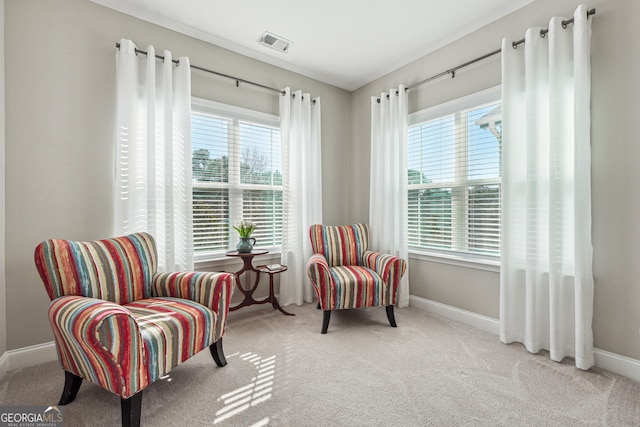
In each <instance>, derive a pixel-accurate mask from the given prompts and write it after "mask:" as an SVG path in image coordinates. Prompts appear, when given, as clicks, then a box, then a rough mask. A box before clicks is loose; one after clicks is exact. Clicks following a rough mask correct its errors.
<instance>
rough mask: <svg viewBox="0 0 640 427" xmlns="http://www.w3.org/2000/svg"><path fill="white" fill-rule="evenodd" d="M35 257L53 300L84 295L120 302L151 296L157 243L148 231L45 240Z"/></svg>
mask: <svg viewBox="0 0 640 427" xmlns="http://www.w3.org/2000/svg"><path fill="white" fill-rule="evenodd" d="M35 261H36V267H37V269H38V272H39V273H40V277H41V278H42V281H43V282H44V286H45V288H46V289H47V293H48V294H49V298H50V299H51V300H53V299H55V298H58V297H60V296H63V295H81V296H85V297H91V298H98V299H103V300H107V301H111V302H115V303H117V304H126V303H129V302H132V301H136V300H139V299H143V298H148V297H149V295H150V289H151V278H152V277H153V275H154V273H155V272H156V268H157V254H156V244H155V241H154V239H153V237H152V236H151V235H150V234H147V233H134V234H130V235H128V236H122V237H115V238H112V239H105V240H95V241H92V242H74V241H70V240H58V239H50V240H45V241H44V242H42V243H40V244H39V245H38V246H37V247H36V250H35Z"/></svg>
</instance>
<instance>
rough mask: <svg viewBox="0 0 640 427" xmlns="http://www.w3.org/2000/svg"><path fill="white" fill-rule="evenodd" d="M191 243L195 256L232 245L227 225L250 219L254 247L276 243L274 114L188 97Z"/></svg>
mask: <svg viewBox="0 0 640 427" xmlns="http://www.w3.org/2000/svg"><path fill="white" fill-rule="evenodd" d="M191 124H192V131H191V132H192V135H191V141H192V150H193V155H192V173H193V242H194V255H195V257H196V259H200V260H202V259H206V258H210V257H211V255H215V254H220V253H223V252H226V251H228V250H231V249H235V245H236V243H237V241H238V235H237V232H236V231H235V230H234V229H233V228H232V226H233V225H234V224H236V223H238V222H240V221H241V220H243V219H246V220H251V221H253V222H255V223H256V225H257V228H256V231H255V232H254V233H253V235H252V237H255V239H256V241H257V246H259V247H266V248H277V247H279V246H280V245H281V244H282V172H281V171H282V167H281V158H280V119H279V117H277V116H273V115H269V114H264V113H258V112H255V111H251V110H246V109H242V108H238V107H232V106H229V105H224V104H220V103H216V102H213V101H207V100H202V99H195V98H194V99H193V100H192V112H191Z"/></svg>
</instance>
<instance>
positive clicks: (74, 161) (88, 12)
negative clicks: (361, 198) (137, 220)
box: [0, 0, 350, 350]
mask: <svg viewBox="0 0 640 427" xmlns="http://www.w3.org/2000/svg"><path fill="white" fill-rule="evenodd" d="M5 26H6V50H5V53H6V78H7V81H8V82H9V83H8V84H7V87H6V101H7V111H6V159H7V162H6V163H7V164H6V248H7V253H6V279H7V287H6V297H7V300H6V310H7V322H6V325H7V339H6V344H7V349H8V350H12V349H17V348H21V347H25V346H29V345H34V344H38V343H43V342H49V341H52V339H53V336H52V333H51V328H50V326H49V322H48V320H47V307H48V299H47V296H46V293H45V291H44V287H43V285H42V282H41V280H40V278H39V277H38V274H37V272H36V269H35V266H34V262H33V250H34V248H35V246H36V245H37V244H38V243H39V242H40V241H42V240H44V239H47V238H51V237H60V238H70V239H83V240H86V239H97V238H104V237H109V236H111V233H112V231H111V230H112V226H111V223H112V219H111V218H112V213H113V206H112V201H111V194H112V182H113V169H114V166H113V157H114V136H113V129H114V94H115V43H116V42H117V41H118V40H120V39H121V38H128V39H131V40H133V41H134V42H135V43H136V44H137V45H138V46H139V47H140V48H146V46H147V45H149V44H152V45H154V46H155V48H156V49H157V50H163V49H168V50H170V51H171V52H172V53H173V55H174V56H181V55H184V56H188V57H189V58H190V59H191V62H192V63H193V64H196V65H200V66H202V67H206V68H211V69H214V70H217V71H221V72H224V73H228V74H231V75H236V76H239V77H242V78H244V79H247V80H252V81H256V82H259V83H263V84H265V85H268V86H272V87H276V88H280V87H285V86H290V87H291V88H292V89H302V90H304V91H307V92H310V93H311V94H312V95H313V96H319V97H320V98H321V102H322V109H323V117H322V119H323V123H322V134H323V147H322V156H323V159H324V172H325V173H324V176H325V179H324V181H323V200H324V217H325V220H326V221H328V222H333V223H340V222H345V221H349V219H350V212H349V210H348V208H344V207H345V206H347V207H348V206H349V203H348V200H349V199H348V197H349V194H348V193H347V192H345V191H342V189H343V188H344V187H343V186H345V184H346V183H345V179H342V178H341V177H340V176H339V174H336V173H335V171H336V170H338V171H339V170H344V169H346V168H348V166H349V158H348V156H345V155H344V152H343V147H345V146H347V145H348V144H349V105H350V104H349V102H350V94H349V93H348V92H346V91H343V90H341V89H337V88H335V87H333V86H329V85H326V84H323V83H320V82H318V81H315V80H311V79H308V78H305V77H303V76H301V75H298V74H295V73H291V72H288V71H285V70H282V69H279V68H277V67H273V66H270V65H267V64H264V63H261V62H258V61H254V60H252V59H249V58H247V57H243V56H240V55H237V54H235V53H232V52H229V51H227V50H224V49H221V48H218V47H216V46H212V45H210V44H207V43H204V42H201V41H197V40H195V39H192V38H189V37H186V36H183V35H180V34H177V33H175V32H173V31H169V30H166V29H163V28H160V27H157V26H154V25H151V24H149V23H146V22H143V21H140V20H137V19H134V18H131V17H128V16H125V15H123V14H121V13H118V12H115V11H113V10H110V9H107V8H104V7H102V6H99V5H97V4H95V3H92V2H89V1H88V0H56V1H50V0H29V1H18V0H10V1H8V2H7V3H6V20H5ZM192 75H193V79H192V80H193V81H192V89H193V94H194V95H195V96H199V97H203V98H210V99H214V100H216V101H220V102H225V103H229V104H233V105H238V106H241V107H246V108H254V109H257V110H260V111H265V112H269V113H277V110H278V95H277V94H274V93H272V92H269V91H265V90H262V89H257V88H253V87H250V86H242V85H241V87H240V88H236V86H235V82H233V81H231V80H228V79H224V78H221V77H216V76H213V75H209V74H205V73H201V72H198V71H194V72H193V74H192ZM346 187H347V188H348V186H346ZM2 305H4V304H2ZM0 320H1V319H0ZM2 324H4V322H2Z"/></svg>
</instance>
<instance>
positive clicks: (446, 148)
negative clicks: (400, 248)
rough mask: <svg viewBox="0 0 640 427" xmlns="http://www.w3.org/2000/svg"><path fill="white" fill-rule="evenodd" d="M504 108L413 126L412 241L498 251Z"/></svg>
mask: <svg viewBox="0 0 640 427" xmlns="http://www.w3.org/2000/svg"><path fill="white" fill-rule="evenodd" d="M500 123H501V122H500V108H499V105H498V104H496V103H494V104H489V105H484V106H482V107H477V108H472V109H464V110H460V111H456V112H454V113H451V114H447V115H444V116H441V117H437V118H435V119H431V120H428V121H425V122H423V123H418V124H415V125H412V126H410V127H409V133H408V168H409V170H408V182H409V212H408V214H409V215H408V216H409V245H410V246H413V247H418V248H427V249H439V250H448V251H457V252H467V253H480V254H488V255H498V254H499V250H500V131H501V128H500Z"/></svg>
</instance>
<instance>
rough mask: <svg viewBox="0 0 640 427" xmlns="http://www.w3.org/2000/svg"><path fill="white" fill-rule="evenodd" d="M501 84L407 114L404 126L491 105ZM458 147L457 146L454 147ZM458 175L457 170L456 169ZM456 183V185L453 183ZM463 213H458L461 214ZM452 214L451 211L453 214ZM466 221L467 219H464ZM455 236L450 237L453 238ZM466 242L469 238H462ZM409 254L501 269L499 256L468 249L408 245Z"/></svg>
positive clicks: (475, 181)
mask: <svg viewBox="0 0 640 427" xmlns="http://www.w3.org/2000/svg"><path fill="white" fill-rule="evenodd" d="M501 89H502V88H501V86H494V87H491V88H488V89H484V90H481V91H478V92H475V93H472V94H469V95H466V96H463V97H460V98H457V99H453V100H450V101H446V102H444V103H441V104H438V105H434V106H431V107H428V108H425V109H422V110H419V111H415V112H413V113H410V114H409V117H408V126H407V129H409V128H411V126H414V125H418V124H420V123H425V122H427V121H431V120H435V119H439V118H442V117H445V116H448V115H455V114H456V113H459V112H461V111H463V110H469V109H473V108H476V107H480V106H482V105H486V104H491V103H495V102H500V101H501ZM456 149H457V148H456ZM456 175H458V172H456ZM458 182H459V181H453V182H452V181H449V182H437V183H433V184H409V185H408V190H409V191H410V190H412V189H422V188H430V187H431V188H446V187H450V188H452V192H453V188H454V187H460V184H458ZM463 182H464V184H463V185H464V186H465V187H466V186H468V184H469V183H472V184H473V185H483V184H484V185H487V184H495V183H496V180H495V179H493V178H490V179H468V177H467V178H466V179H465V180H464V181H463ZM454 183H455V185H454ZM497 183H499V184H500V186H502V176H501V177H500V178H499V179H498V180H497ZM461 213H462V212H459V213H458V215H460V214H461ZM464 213H465V216H468V206H467V207H466V208H465V209H464ZM453 215H455V213H454V212H452V216H453ZM465 222H466V220H465ZM453 239H454V237H453V236H452V240H453ZM465 241H466V242H467V243H468V239H465ZM408 249H409V254H410V255H411V257H412V258H415V259H420V260H425V261H431V262H438V263H444V264H450V265H456V266H462V267H468V268H476V269H481V270H487V271H495V272H499V271H500V255H489V254H474V253H468V252H461V251H456V250H439V249H435V248H424V247H417V246H411V245H409V248H408Z"/></svg>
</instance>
